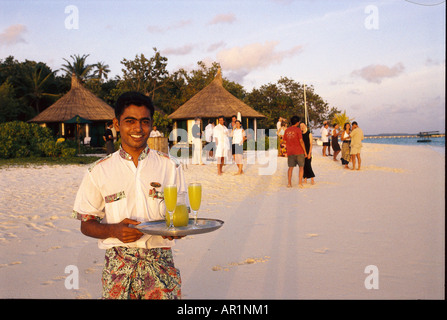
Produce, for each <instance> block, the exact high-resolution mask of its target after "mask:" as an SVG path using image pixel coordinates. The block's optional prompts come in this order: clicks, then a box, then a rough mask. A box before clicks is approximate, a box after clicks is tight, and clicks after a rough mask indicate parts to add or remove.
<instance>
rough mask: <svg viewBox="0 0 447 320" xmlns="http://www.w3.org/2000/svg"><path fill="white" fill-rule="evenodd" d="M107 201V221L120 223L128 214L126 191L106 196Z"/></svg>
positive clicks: (105, 200)
mask: <svg viewBox="0 0 447 320" xmlns="http://www.w3.org/2000/svg"><path fill="white" fill-rule="evenodd" d="M104 202H105V211H106V214H105V220H106V221H105V222H107V223H119V222H121V221H122V220H123V219H125V218H128V216H127V198H126V194H125V193H124V191H120V192H117V193H114V194H110V195H108V196H105V197H104Z"/></svg>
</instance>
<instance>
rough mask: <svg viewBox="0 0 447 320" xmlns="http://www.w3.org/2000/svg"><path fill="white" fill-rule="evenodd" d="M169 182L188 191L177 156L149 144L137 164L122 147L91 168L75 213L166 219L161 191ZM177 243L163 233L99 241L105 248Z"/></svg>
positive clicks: (111, 219) (106, 219)
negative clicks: (171, 155)
mask: <svg viewBox="0 0 447 320" xmlns="http://www.w3.org/2000/svg"><path fill="white" fill-rule="evenodd" d="M168 184H176V185H177V188H178V192H186V186H185V179H184V175H183V171H182V167H181V166H179V165H178V164H177V163H176V162H175V161H174V160H173V159H169V157H168V156H167V155H165V154H163V153H161V152H159V151H156V150H151V149H149V147H146V149H145V150H144V151H143V152H142V153H141V154H140V157H139V160H138V167H135V165H134V163H133V161H132V157H131V156H130V155H129V154H128V153H126V152H125V151H124V150H123V149H122V148H120V150H118V151H116V152H114V153H112V154H111V155H110V156H108V157H106V158H103V159H101V160H98V161H97V162H96V163H94V164H93V165H92V166H91V167H90V168H89V169H88V172H87V173H86V175H85V176H84V178H83V180H82V183H81V185H80V187H79V190H78V193H77V195H76V200H75V204H74V208H73V213H74V216H75V217H77V218H79V219H83V218H85V216H95V217H99V218H102V220H101V223H119V222H121V221H122V220H123V219H125V218H130V219H133V220H137V221H141V222H145V221H153V220H160V219H164V214H165V206H164V201H162V196H161V194H160V193H161V192H162V191H163V187H164V186H165V185H168ZM173 244H174V243H173V241H170V240H167V239H163V238H162V237H161V236H151V235H148V234H144V235H143V236H142V237H141V238H140V239H139V240H137V241H135V242H131V243H123V242H121V241H120V240H119V239H117V238H107V239H104V240H99V241H98V245H99V248H101V249H107V248H111V247H113V246H125V247H140V248H157V247H171V246H172V245H173Z"/></svg>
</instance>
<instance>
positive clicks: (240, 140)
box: [231, 120, 247, 174]
mask: <svg viewBox="0 0 447 320" xmlns="http://www.w3.org/2000/svg"><path fill="white" fill-rule="evenodd" d="M231 136H232V137H233V144H232V146H231V148H232V153H233V154H234V158H235V161H236V164H237V167H238V172H237V173H236V174H242V173H244V172H243V171H242V166H243V163H242V158H243V154H244V141H245V140H246V139H247V137H246V136H245V131H244V129H242V127H241V122H240V121H239V120H236V127H235V128H233V130H232V132H231Z"/></svg>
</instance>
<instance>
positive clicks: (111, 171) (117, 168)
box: [73, 92, 186, 299]
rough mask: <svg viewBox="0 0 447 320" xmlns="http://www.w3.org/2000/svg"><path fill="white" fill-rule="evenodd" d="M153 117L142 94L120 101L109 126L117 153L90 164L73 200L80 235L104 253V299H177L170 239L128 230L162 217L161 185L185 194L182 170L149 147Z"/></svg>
mask: <svg viewBox="0 0 447 320" xmlns="http://www.w3.org/2000/svg"><path fill="white" fill-rule="evenodd" d="M153 114H154V107H153V104H152V101H151V100H150V98H149V97H147V96H145V95H143V94H140V93H138V92H127V93H124V94H123V95H121V96H120V97H119V98H118V100H117V102H116V106H115V118H114V119H113V125H114V127H115V129H116V131H117V132H119V133H120V135H121V146H120V149H119V150H118V151H116V152H114V153H112V154H110V155H109V156H107V157H105V158H103V159H101V160H98V161H97V162H96V163H94V164H93V165H92V166H90V168H89V169H88V171H87V172H86V174H85V176H84V178H83V180H82V183H81V185H80V187H79V190H78V193H77V196H76V200H75V204H74V208H73V215H74V217H76V218H78V219H79V220H81V232H82V233H83V234H84V235H86V236H89V237H93V238H97V239H99V240H98V245H99V248H101V249H105V250H106V251H105V264H104V269H103V273H102V284H103V298H105V299H178V298H181V279H180V272H179V270H178V269H176V268H175V266H174V260H173V256H172V251H171V246H172V245H173V244H174V242H173V241H172V238H169V239H168V238H166V237H161V236H152V235H148V234H144V233H142V232H141V231H140V230H138V229H136V228H133V227H132V225H137V224H139V223H141V222H145V221H153V220H159V219H164V210H161V209H162V208H163V207H164V202H163V201H162V191H163V187H164V186H165V185H168V184H176V185H177V188H178V192H186V187H185V181H184V175H183V171H182V168H181V166H179V165H178V164H177V163H176V162H175V160H173V159H170V158H169V157H168V155H166V154H163V153H161V152H159V151H156V150H152V149H149V147H148V145H147V140H148V138H149V133H150V131H151V128H152V117H153Z"/></svg>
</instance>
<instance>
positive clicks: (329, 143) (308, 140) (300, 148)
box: [276, 116, 364, 188]
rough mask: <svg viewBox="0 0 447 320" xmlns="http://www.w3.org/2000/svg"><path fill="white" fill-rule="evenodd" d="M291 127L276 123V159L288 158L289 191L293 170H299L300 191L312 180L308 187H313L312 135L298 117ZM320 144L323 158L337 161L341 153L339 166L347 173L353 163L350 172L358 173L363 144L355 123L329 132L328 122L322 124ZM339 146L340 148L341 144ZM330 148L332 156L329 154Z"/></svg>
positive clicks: (285, 122)
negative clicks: (296, 168)
mask: <svg viewBox="0 0 447 320" xmlns="http://www.w3.org/2000/svg"><path fill="white" fill-rule="evenodd" d="M290 125H291V126H290V127H288V123H287V120H286V119H285V118H282V117H280V118H279V119H278V122H277V125H276V126H277V132H276V133H277V137H278V156H280V157H287V164H288V173H287V178H288V184H287V187H289V188H290V187H292V174H293V168H294V167H296V166H298V167H299V173H298V184H299V187H303V183H307V179H311V183H312V184H315V173H314V172H313V169H312V146H313V138H312V133H311V132H310V131H309V129H308V128H307V125H306V124H305V123H304V122H300V118H299V117H298V116H293V117H292V118H291V119H290ZM320 133H321V141H322V142H323V148H322V154H323V156H324V157H326V156H332V157H333V160H334V161H337V156H338V154H339V153H340V152H341V158H340V160H341V163H342V165H344V167H345V168H346V169H349V163H350V162H352V170H354V169H355V167H356V164H357V170H360V167H361V163H362V159H361V157H360V151H361V148H362V140H363V139H364V136H363V131H362V129H360V128H359V126H358V124H357V122H356V121H354V122H352V125H351V123H349V122H347V123H345V124H344V126H343V130H340V128H339V125H338V124H336V123H334V125H333V126H332V129H330V128H329V123H328V122H327V121H324V122H323V126H322V127H321V129H320ZM339 137H340V140H341V142H342V146H341V147H340V143H339V141H338V139H339ZM331 147H332V150H333V154H331Z"/></svg>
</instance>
